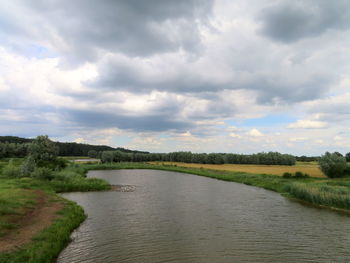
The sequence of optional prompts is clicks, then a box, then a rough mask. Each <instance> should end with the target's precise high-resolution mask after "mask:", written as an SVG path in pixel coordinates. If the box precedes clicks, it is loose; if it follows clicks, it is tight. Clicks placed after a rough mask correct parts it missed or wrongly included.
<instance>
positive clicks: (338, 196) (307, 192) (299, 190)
mask: <svg viewBox="0 0 350 263" xmlns="http://www.w3.org/2000/svg"><path fill="white" fill-rule="evenodd" d="M286 191H287V192H288V193H289V194H290V195H291V196H293V197H296V198H299V199H301V200H305V201H308V202H310V203H312V204H317V205H325V206H331V207H337V208H344V209H349V208H350V187H347V186H341V185H327V184H323V183H322V184H317V183H309V184H305V183H297V182H294V183H291V184H288V185H286Z"/></svg>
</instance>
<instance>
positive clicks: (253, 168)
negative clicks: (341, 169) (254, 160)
mask: <svg viewBox="0 0 350 263" xmlns="http://www.w3.org/2000/svg"><path fill="white" fill-rule="evenodd" d="M151 163H153V164H160V163H162V164H165V165H177V166H181V167H191V168H205V169H211V170H220V171H231V172H245V173H254V174H273V175H280V176H281V175H282V174H283V173H284V172H289V173H295V172H298V171H300V172H303V173H307V174H308V175H310V176H311V177H320V178H325V175H324V174H323V173H322V171H321V170H320V168H319V167H318V164H317V162H297V164H296V165H294V166H286V165H256V164H200V163H180V162H151Z"/></svg>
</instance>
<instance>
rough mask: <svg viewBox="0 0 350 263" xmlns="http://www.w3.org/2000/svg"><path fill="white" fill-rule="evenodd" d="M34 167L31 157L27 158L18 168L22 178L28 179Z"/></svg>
mask: <svg viewBox="0 0 350 263" xmlns="http://www.w3.org/2000/svg"><path fill="white" fill-rule="evenodd" d="M35 167H36V164H35V160H34V158H33V157H31V156H29V157H28V158H26V159H25V160H24V162H23V163H22V164H21V166H20V168H19V169H20V173H21V176H22V177H28V176H30V174H31V173H32V172H34V170H35Z"/></svg>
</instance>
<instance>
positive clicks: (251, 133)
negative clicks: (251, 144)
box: [247, 128, 264, 137]
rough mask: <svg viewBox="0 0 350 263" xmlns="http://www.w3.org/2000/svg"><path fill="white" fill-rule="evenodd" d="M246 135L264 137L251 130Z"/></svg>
mask: <svg viewBox="0 0 350 263" xmlns="http://www.w3.org/2000/svg"><path fill="white" fill-rule="evenodd" d="M247 134H248V135H250V136H252V137H262V136H264V134H263V133H261V132H260V131H259V130H258V129H255V128H254V129H251V130H250V131H249V132H248V133H247Z"/></svg>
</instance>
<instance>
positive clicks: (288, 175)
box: [282, 172, 293, 178]
mask: <svg viewBox="0 0 350 263" xmlns="http://www.w3.org/2000/svg"><path fill="white" fill-rule="evenodd" d="M292 176H293V174H292V173H288V172H285V173H283V175H282V177H283V178H292Z"/></svg>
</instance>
